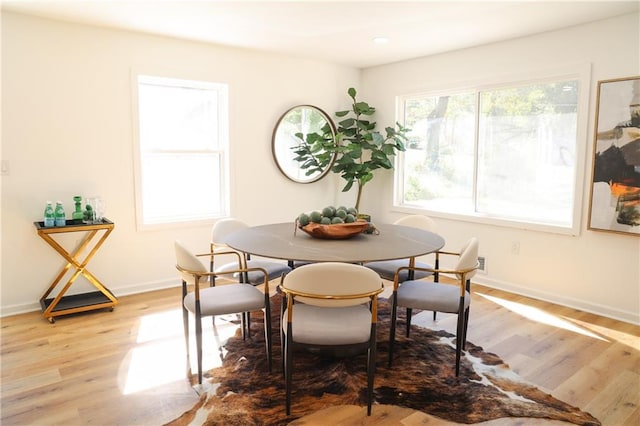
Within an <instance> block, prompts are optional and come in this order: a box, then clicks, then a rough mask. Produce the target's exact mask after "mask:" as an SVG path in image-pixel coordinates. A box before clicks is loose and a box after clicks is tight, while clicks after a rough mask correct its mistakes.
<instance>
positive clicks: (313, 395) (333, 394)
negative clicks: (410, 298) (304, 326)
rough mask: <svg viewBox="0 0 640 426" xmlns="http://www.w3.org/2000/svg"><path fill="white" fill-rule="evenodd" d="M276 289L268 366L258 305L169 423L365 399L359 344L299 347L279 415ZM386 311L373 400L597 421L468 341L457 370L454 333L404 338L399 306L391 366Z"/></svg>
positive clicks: (491, 415) (417, 330)
mask: <svg viewBox="0 0 640 426" xmlns="http://www.w3.org/2000/svg"><path fill="white" fill-rule="evenodd" d="M279 299H280V298H279V296H274V297H273V298H272V316H273V323H272V326H273V337H274V338H273V355H274V357H273V361H274V362H273V372H272V373H271V374H269V373H268V371H267V365H266V364H267V361H266V355H265V349H264V333H263V331H262V324H263V322H262V318H261V316H260V313H257V314H254V316H253V317H252V339H247V340H245V341H243V340H242V338H241V337H239V330H238V333H237V334H236V336H235V337H232V338H231V339H229V340H228V341H227V342H226V343H225V349H226V350H227V351H228V353H227V354H226V356H225V359H224V361H223V365H222V366H221V367H219V368H214V369H212V370H210V371H209V372H207V373H206V375H205V376H206V378H207V379H208V380H209V381H210V382H211V383H212V386H211V387H210V389H209V391H208V392H207V393H205V394H203V395H202V396H201V398H200V400H199V402H198V403H196V404H195V405H194V407H193V408H192V409H190V410H189V411H187V412H185V413H184V414H182V415H181V416H180V417H178V418H177V419H175V420H173V421H172V422H170V423H169V424H168V425H170V426H182V425H189V424H191V425H243V426H244V425H286V424H287V423H289V422H291V421H293V420H295V419H297V418H300V417H303V416H305V415H307V414H310V413H313V412H315V411H318V410H321V409H323V408H326V407H330V406H335V405H345V404H353V405H359V406H366V356H365V355H364V354H363V355H360V356H356V357H347V358H335V357H329V356H322V355H315V354H311V353H309V352H307V351H297V352H296V353H295V354H294V372H293V381H294V383H293V388H294V393H293V398H292V407H291V410H292V413H291V416H288V417H287V416H286V415H285V407H284V404H285V392H284V377H283V375H282V369H281V357H280V338H279V333H278V327H279V325H280V321H279V319H278V315H279V313H280V302H279ZM389 317H390V307H389V305H388V303H387V301H386V300H385V299H381V300H380V309H379V322H378V332H377V340H378V353H377V362H376V364H377V369H376V374H375V384H374V388H375V397H374V398H375V404H387V405H399V406H402V407H407V408H412V409H415V410H419V411H423V412H425V413H428V414H430V415H433V416H437V417H440V418H442V419H445V420H448V421H453V422H458V423H477V422H482V421H487V420H492V419H497V418H501V417H533V418H547V419H554V420H562V421H566V422H570V423H574V424H578V425H599V424H600V422H599V421H598V420H597V419H596V418H594V417H593V416H591V415H590V414H588V413H585V412H583V411H581V410H580V409H578V408H576V407H572V406H570V405H568V404H566V403H564V402H562V401H559V400H557V399H555V398H554V397H552V396H551V395H549V394H546V393H544V392H542V391H540V390H538V389H537V388H536V387H535V386H532V385H530V384H527V383H526V382H524V381H523V380H522V379H521V378H520V377H518V376H517V375H516V374H515V373H514V372H512V371H511V370H510V369H509V366H508V365H506V364H505V363H504V362H503V361H502V360H501V359H500V358H499V357H498V356H497V355H495V354H492V353H487V352H484V351H483V350H482V348H481V347H479V346H476V345H474V344H472V343H470V342H467V348H466V349H467V352H466V355H465V354H463V359H462V360H461V366H460V376H459V377H458V378H456V377H455V371H454V369H455V337H454V336H453V335H451V334H449V333H447V332H445V331H433V330H430V329H427V328H423V327H417V326H413V327H412V330H411V337H410V338H406V337H404V325H405V319H404V315H403V314H401V313H400V311H399V316H398V324H397V326H398V332H397V333H396V334H397V336H396V343H395V345H394V362H393V367H392V368H391V369H389V368H387V354H388V347H389V344H388V339H389ZM470 326H471V327H472V326H473V324H470ZM374 410H375V407H374Z"/></svg>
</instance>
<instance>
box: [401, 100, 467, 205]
mask: <svg viewBox="0 0 640 426" xmlns="http://www.w3.org/2000/svg"><path fill="white" fill-rule="evenodd" d="M475 99H476V96H475V94H473V93H467V94H460V95H452V96H440V97H425V98H420V99H411V100H407V101H406V102H405V126H407V127H409V128H410V129H411V132H410V134H409V141H408V144H407V150H406V152H405V153H404V154H403V160H404V182H403V183H404V203H405V204H408V205H417V206H423V207H429V208H432V209H435V210H441V209H445V210H446V209H448V208H453V207H454V206H456V205H458V206H465V207H464V208H465V209H466V210H469V205H470V203H471V200H472V196H473V170H474V167H473V164H474V132H475V103H476V102H475Z"/></svg>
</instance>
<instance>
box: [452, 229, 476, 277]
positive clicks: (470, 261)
mask: <svg viewBox="0 0 640 426" xmlns="http://www.w3.org/2000/svg"><path fill="white" fill-rule="evenodd" d="M478 246H479V243H478V239H477V238H476V237H471V238H470V239H469V241H467V242H466V243H465V245H464V246H463V247H462V249H461V250H460V257H459V258H458V263H457V264H456V267H455V269H456V270H458V271H464V270H471V269H472V270H471V271H469V272H468V273H467V274H466V279H471V278H472V277H473V276H474V275H475V274H476V272H477V271H478V269H477V266H478Z"/></svg>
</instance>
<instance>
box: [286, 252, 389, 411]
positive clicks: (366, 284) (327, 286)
mask: <svg viewBox="0 0 640 426" xmlns="http://www.w3.org/2000/svg"><path fill="white" fill-rule="evenodd" d="M280 290H281V291H282V293H283V297H286V299H285V300H283V304H282V306H283V312H282V313H283V315H282V317H281V318H282V326H281V327H280V333H281V339H282V341H283V345H282V346H283V359H284V372H285V390H286V412H287V415H289V414H290V413H291V387H292V376H293V366H294V357H293V352H294V351H293V350H294V347H312V348H314V349H316V350H320V351H322V350H329V351H331V353H333V354H341V355H342V356H345V355H346V354H349V355H351V354H354V353H359V352H362V351H367V352H368V358H367V415H370V414H371V403H372V400H373V375H374V371H375V359H376V323H377V317H378V294H379V293H380V292H381V291H382V290H383V286H382V280H381V279H380V277H379V276H378V274H376V273H375V272H374V271H372V270H371V269H368V268H365V267H364V266H361V265H354V264H350V263H339V262H326V263H312V264H309V265H304V266H300V267H299V268H296V269H294V270H293V271H291V272H290V273H288V274H287V275H286V276H284V277H283V278H282V280H281V283H280Z"/></svg>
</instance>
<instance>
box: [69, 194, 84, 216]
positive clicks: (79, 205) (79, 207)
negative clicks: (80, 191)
mask: <svg viewBox="0 0 640 426" xmlns="http://www.w3.org/2000/svg"><path fill="white" fill-rule="evenodd" d="M73 202H74V203H75V207H76V209H75V210H74V212H73V214H72V215H71V218H72V219H73V222H74V223H81V222H82V218H83V217H84V213H83V212H82V197H81V196H79V195H76V196H75V197H73Z"/></svg>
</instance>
